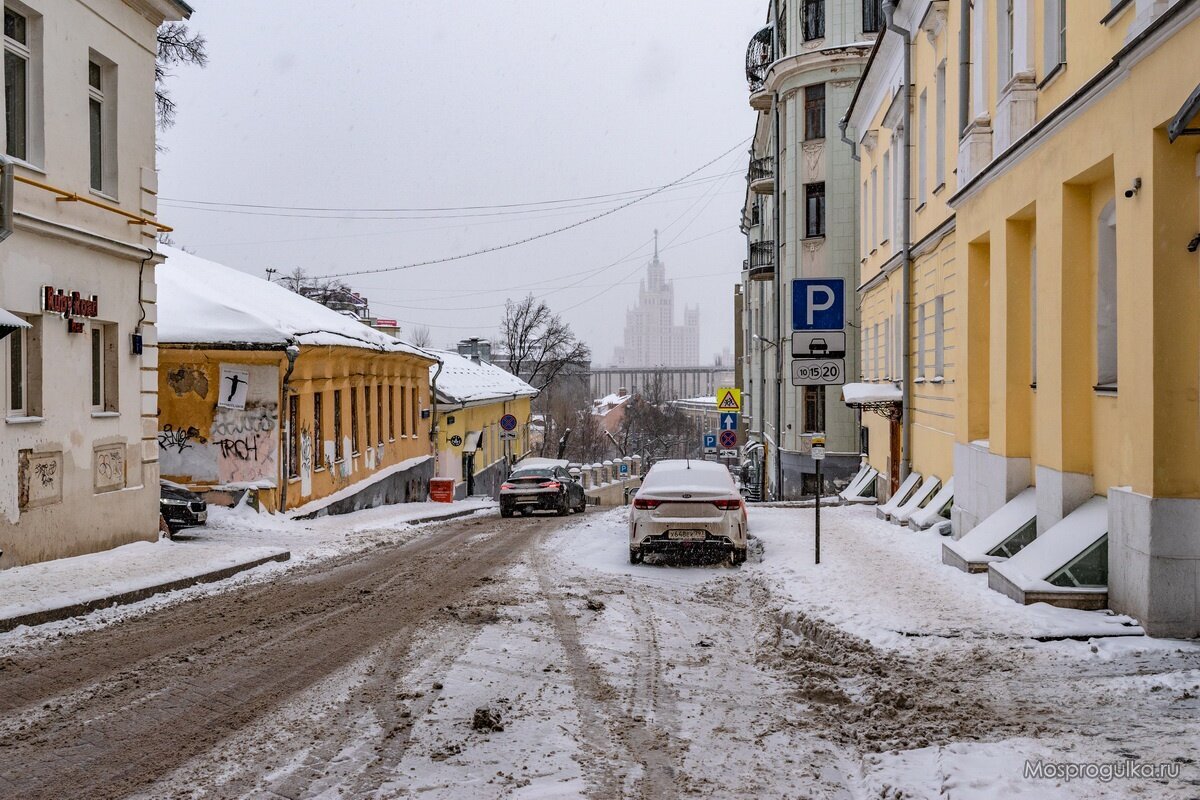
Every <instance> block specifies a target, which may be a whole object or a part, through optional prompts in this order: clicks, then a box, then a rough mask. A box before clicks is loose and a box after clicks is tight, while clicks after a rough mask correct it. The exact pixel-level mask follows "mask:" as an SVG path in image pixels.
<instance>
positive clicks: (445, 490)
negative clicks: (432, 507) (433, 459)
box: [429, 478, 454, 503]
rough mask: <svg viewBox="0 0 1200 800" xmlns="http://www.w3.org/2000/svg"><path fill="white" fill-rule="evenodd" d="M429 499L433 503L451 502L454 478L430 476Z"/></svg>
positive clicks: (452, 499)
mask: <svg viewBox="0 0 1200 800" xmlns="http://www.w3.org/2000/svg"><path fill="white" fill-rule="evenodd" d="M429 499H430V500H432V501H433V502H435V503H453V502H454V478H430V479H429Z"/></svg>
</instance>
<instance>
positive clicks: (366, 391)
mask: <svg viewBox="0 0 1200 800" xmlns="http://www.w3.org/2000/svg"><path fill="white" fill-rule="evenodd" d="M363 411H364V412H365V413H366V422H367V447H370V446H371V442H372V439H371V387H370V385H367V386H364V387H363ZM355 449H357V448H355Z"/></svg>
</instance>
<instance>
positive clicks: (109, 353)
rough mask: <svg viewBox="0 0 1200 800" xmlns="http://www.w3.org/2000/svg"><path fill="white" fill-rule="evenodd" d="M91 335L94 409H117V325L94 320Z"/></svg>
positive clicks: (105, 410) (112, 410)
mask: <svg viewBox="0 0 1200 800" xmlns="http://www.w3.org/2000/svg"><path fill="white" fill-rule="evenodd" d="M88 335H89V336H90V337H91V342H90V345H91V364H92V394H91V406H92V411H100V412H110V413H116V411H117V389H118V380H117V326H116V325H114V324H111V323H105V322H93V323H92V325H91V330H90V331H89V334H88Z"/></svg>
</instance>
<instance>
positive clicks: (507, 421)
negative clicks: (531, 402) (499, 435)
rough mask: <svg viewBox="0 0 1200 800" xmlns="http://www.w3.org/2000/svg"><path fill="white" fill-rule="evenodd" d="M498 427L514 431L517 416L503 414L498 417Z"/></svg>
mask: <svg viewBox="0 0 1200 800" xmlns="http://www.w3.org/2000/svg"><path fill="white" fill-rule="evenodd" d="M500 427H501V428H503V429H504V430H506V431H515V430H516V429H517V418H516V417H514V416H513V415H512V414H505V415H504V416H503V417H501V418H500Z"/></svg>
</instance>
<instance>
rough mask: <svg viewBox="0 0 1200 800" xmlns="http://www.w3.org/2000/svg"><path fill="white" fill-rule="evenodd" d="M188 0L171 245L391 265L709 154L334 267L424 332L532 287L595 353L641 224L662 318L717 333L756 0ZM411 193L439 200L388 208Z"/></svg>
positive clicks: (492, 308)
mask: <svg viewBox="0 0 1200 800" xmlns="http://www.w3.org/2000/svg"><path fill="white" fill-rule="evenodd" d="M192 5H193V6H195V8H196V13H195V15H194V16H193V18H192V21H191V25H192V26H193V27H194V28H195V29H196V30H198V31H200V32H202V33H203V34H204V35H205V36H206V37H207V39H208V52H209V56H210V59H211V60H210V64H209V66H208V67H207V68H206V69H198V68H195V67H181V68H179V69H177V70H175V74H174V76H173V77H172V78H171V79H170V80H169V83H168V88H169V90H170V92H171V95H172V97H173V99H174V100H175V101H176V102H177V103H178V106H179V113H178V118H177V122H176V124H175V126H174V127H172V128H170V129H168V130H167V131H165V132H163V133H162V134H161V143H162V145H163V146H164V148H165V150H164V152H162V153H161V154H160V156H159V167H160V169H161V173H162V174H161V179H160V194H161V197H162V199H163V202H162V203H161V205H160V209H159V212H160V218H161V219H162V220H163V221H164V222H165V223H167V224H169V225H172V226H174V227H175V229H176V232H175V233H174V234H173V237H174V239H175V240H176V242H177V243H178V244H180V245H183V246H185V247H187V248H188V249H189V250H192V251H194V252H195V253H197V254H198V255H201V256H203V257H206V258H211V259H213V260H216V261H220V262H222V263H225V264H229V265H230V266H234V267H237V268H239V269H243V270H246V271H248V272H252V273H255V274H258V275H263V274H264V272H263V270H264V268H266V267H268V266H270V267H275V268H277V269H279V270H281V271H282V272H289V271H291V270H293V269H294V268H296V267H302V268H304V269H305V270H306V271H308V272H309V273H310V274H314V275H324V274H337V273H345V272H351V271H357V270H366V269H378V268H384V267H395V266H404V265H409V264H413V263H416V262H422V261H428V260H433V259H440V258H445V257H448V256H456V255H461V254H464V253H468V252H471V251H474V250H479V249H484V248H489V247H494V246H497V245H503V244H506V243H509V242H512V241H515V240H520V239H523V238H526V237H529V236H534V235H537V234H540V233H543V232H546V231H550V230H553V229H555V228H559V227H563V226H566V225H570V224H572V223H576V222H579V221H581V220H584V219H586V218H588V217H590V216H594V215H596V214H599V213H602V212H605V211H609V210H611V209H614V208H616V207H617V206H618V205H621V204H623V203H626V202H628V201H630V200H632V199H634V198H635V197H638V196H639V195H640V194H645V193H646V192H645V191H642V192H635V191H633V190H650V189H652V188H654V187H658V186H661V185H664V184H668V183H671V182H673V181H676V180H678V179H679V178H681V177H683V176H685V175H687V174H689V173H691V172H693V171H694V170H696V169H698V168H700V167H701V166H702V165H705V164H708V163H709V162H713V163H712V164H711V165H709V166H707V167H705V168H704V169H702V170H700V171H699V172H696V173H695V175H694V176H693V177H692V178H690V179H689V180H688V181H687V182H685V183H683V184H681V185H680V186H677V187H673V188H671V189H669V190H666V191H664V192H662V193H660V194H657V195H655V196H653V197H650V198H648V199H645V200H642V201H641V202H638V203H636V204H634V205H632V206H630V207H629V208H625V209H622V210H619V211H616V212H615V213H612V214H610V215H609V216H606V217H604V218H602V219H599V220H596V221H594V222H588V223H586V224H583V225H581V226H579V227H577V228H574V229H572V230H568V231H566V232H563V233H558V234H555V235H552V236H549V237H546V238H543V239H540V240H537V241H534V242H531V243H529V244H524V245H520V246H517V247H511V248H508V249H503V250H498V251H496V252H493V253H487V254H483V255H477V256H473V257H470V258H466V259H462V260H456V261H449V262H447V263H442V264H436V265H429V266H419V267H413V268H410V269H403V270H398V271H392V272H384V273H378V274H368V275H359V276H352V277H347V278H346V279H345V280H346V281H347V282H348V283H350V285H351V286H353V287H354V288H355V289H357V290H359V291H361V292H363V293H364V294H365V295H367V296H368V297H369V298H370V301H371V307H372V311H373V312H374V313H375V315H376V316H379V317H393V318H396V319H398V320H400V323H401V325H402V326H403V327H404V329H405V331H406V332H408V331H411V330H412V328H413V327H414V326H417V325H425V326H428V327H429V328H430V330H431V332H432V334H433V342H434V344H435V345H438V346H445V345H449V344H451V343H452V342H454V341H457V340H458V339H460V338H463V337H466V336H485V337H493V336H495V333H496V330H497V328H498V324H499V320H500V318H501V315H502V313H503V305H504V301H505V299H507V298H510V297H513V298H515V297H520V296H522V295H524V294H525V293H527V292H530V291H533V292H535V293H536V294H539V295H540V296H542V297H544V298H545V300H546V301H547V302H548V303H549V304H550V305H551V307H552V308H554V309H555V310H556V311H559V312H561V313H562V314H563V316H564V317H565V318H566V319H567V320H568V321H569V322H570V323H571V324H572V326H573V327H574V328H575V330H576V332H577V333H578V334H580V336H581V337H582V338H583V339H584V340H585V341H587V342H588V344H590V345H591V346H592V349H593V353H594V361H595V363H597V364H607V363H610V362H611V360H612V357H613V348H614V346H615V345H617V344H619V343H620V340H621V335H622V329H623V326H624V321H625V317H624V312H625V310H626V308H628V307H630V306H632V305H633V304H634V303H635V301H636V297H637V279H638V278H639V277H640V276H641V275H643V274H644V272H645V270H644V266H645V263H646V261H647V260H648V258H649V256H650V253H651V251H652V244H651V240H652V235H653V230H654V229H655V228H658V229H659V230H660V231H661V234H660V241H661V248H662V258H663V261H664V262H665V263H666V265H667V274H668V277H669V278H672V279H674V280H675V281H676V284H675V286H676V319H677V321H678V320H681V319H682V307H683V304H685V303H686V304H690V305H699V306H700V307H701V323H702V328H703V329H702V332H701V337H700V354H701V358H702V360H705V361H707V360H708V359H710V358H711V357H712V355H713V354H715V353H717V352H719V351H720V350H722V349H723V348H725V347H729V346H731V342H732V324H733V312H732V299H731V297H732V291H733V286H734V284H735V283H736V282H737V280H738V273H739V271H740V269H741V263H742V259H743V258H744V249H745V244H744V239H743V238H742V236H741V235H740V234H739V233H738V230H737V223H738V218H739V214H740V207H741V202H742V196H743V193H744V190H745V180H744V177H743V173H744V170H745V164H746V148H747V146H748V141H747V139H748V137H749V136H750V134H751V133H752V131H753V125H754V115H753V112H752V111H751V110H750V109H749V106H748V105H747V102H746V98H747V92H746V84H745V78H744V76H743V71H742V69H743V68H742V60H743V57H744V51H745V45H746V42H747V41H748V40H749V38H750V36H751V35H752V34H753V33H754V31H755V30H757V29H758V27H759V26H760V25H761V23H762V20H763V18H764V16H765V13H766V12H765V8H766V5H765V3H764V2H763V0H655V1H653V2H650V1H648V0H606V2H603V3H596V2H576V0H509V2H496V0H464V2H459V3H453V4H448V3H433V2H414V1H413V0H400V2H397V1H396V0H358V1H357V2H343V3H337V4H330V3H328V2H323V3H315V2H306V1H304V0H254V2H251V3H247V2H241V0H237V1H235V0H198V1H197V2H194V3H192ZM727 151H730V152H728V155H725V156H723V157H722V154H723V153H726V152H727ZM714 159H715V161H714ZM618 193H620V194H618ZM598 195H609V196H607V197H601V198H597V197H596V196H598ZM573 198H589V199H578V200H572V199H573ZM592 198H595V199H592ZM564 200H570V201H571V202H559V201H564ZM196 201H201V202H200V203H197V202H196ZM552 201H553V202H552ZM202 203H242V204H251V205H258V206H263V207H261V208H245V209H232V208H230V207H229V206H220V205H218V206H212V205H202ZM517 204H538V205H517ZM498 206H507V207H498ZM466 207H475V208H466ZM307 208H321V209H336V210H334V211H319V212H314V211H308V210H300V209H307ZM431 208H437V209H454V210H446V211H410V210H407V209H431ZM344 209H388V211H386V212H372V213H365V212H361V211H357V210H353V211H346V210H344ZM395 209H405V210H395ZM363 217H373V218H371V219H363Z"/></svg>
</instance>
